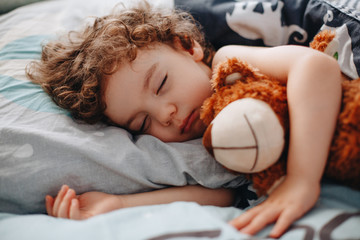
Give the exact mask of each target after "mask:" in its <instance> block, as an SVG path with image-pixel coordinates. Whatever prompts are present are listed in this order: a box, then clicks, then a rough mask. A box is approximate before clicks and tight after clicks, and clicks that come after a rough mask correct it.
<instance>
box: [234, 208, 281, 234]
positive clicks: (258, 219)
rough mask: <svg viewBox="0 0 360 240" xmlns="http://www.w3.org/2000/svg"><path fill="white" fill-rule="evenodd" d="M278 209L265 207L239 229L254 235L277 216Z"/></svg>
mask: <svg viewBox="0 0 360 240" xmlns="http://www.w3.org/2000/svg"><path fill="white" fill-rule="evenodd" d="M279 214H280V213H279V212H278V211H273V210H272V209H265V210H263V211H261V212H260V213H259V214H258V215H256V216H255V217H254V218H253V219H252V220H251V222H250V223H249V224H248V225H247V226H246V227H244V228H242V229H241V230H240V231H241V232H242V233H245V234H250V235H254V234H256V233H257V232H259V231H260V230H261V229H263V228H264V227H266V226H267V225H268V224H270V223H273V222H274V221H276V219H277V218H278V217H279Z"/></svg>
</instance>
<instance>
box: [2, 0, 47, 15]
mask: <svg viewBox="0 0 360 240" xmlns="http://www.w3.org/2000/svg"><path fill="white" fill-rule="evenodd" d="M40 1H44V0H1V6H0V14H3V13H7V12H9V11H11V10H13V9H15V8H18V7H21V6H24V5H26V4H30V3H34V2H40Z"/></svg>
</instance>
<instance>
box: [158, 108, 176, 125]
mask: <svg viewBox="0 0 360 240" xmlns="http://www.w3.org/2000/svg"><path fill="white" fill-rule="evenodd" d="M176 112H177V107H176V106H175V105H174V104H166V105H164V106H161V107H160V106H159V116H158V119H159V122H160V123H161V124H162V125H164V126H169V125H170V124H171V123H172V120H173V118H174V116H175V114H176Z"/></svg>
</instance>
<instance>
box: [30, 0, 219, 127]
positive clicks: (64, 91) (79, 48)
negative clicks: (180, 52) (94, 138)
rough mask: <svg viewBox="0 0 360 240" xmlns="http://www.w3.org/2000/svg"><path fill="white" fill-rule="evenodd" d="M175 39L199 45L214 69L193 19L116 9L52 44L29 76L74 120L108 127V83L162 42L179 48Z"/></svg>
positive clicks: (150, 10) (144, 9) (210, 52)
mask: <svg viewBox="0 0 360 240" xmlns="http://www.w3.org/2000/svg"><path fill="white" fill-rule="evenodd" d="M175 38H177V39H179V40H180V42H181V44H182V46H183V48H184V49H186V50H191V49H192V47H193V44H194V40H195V41H197V42H199V44H200V45H201V46H202V48H203V50H204V59H203V62H205V63H206V64H207V65H210V63H211V60H212V57H213V53H214V51H213V49H212V47H211V46H210V45H209V44H208V43H207V42H206V41H205V38H204V36H203V33H202V32H201V30H200V25H199V24H198V23H197V22H196V21H195V20H194V18H193V17H192V16H191V15H190V14H188V13H186V12H183V11H179V10H170V9H159V8H152V7H151V6H150V5H149V4H148V3H146V2H143V3H141V4H140V5H138V6H136V7H134V8H129V9H123V10H118V9H115V10H114V11H113V13H111V14H110V15H107V16H104V17H101V18H96V19H95V21H94V23H93V24H91V25H88V26H86V27H85V29H84V30H83V31H78V32H74V31H73V32H70V33H69V34H68V35H66V36H65V37H62V38H59V39H57V40H53V41H50V42H48V43H47V44H46V45H44V46H43V49H42V56H41V60H40V61H33V62H31V63H30V64H29V65H28V66H27V68H26V74H27V76H28V77H29V78H30V79H31V80H32V81H33V82H35V83H37V84H40V85H41V86H42V88H43V89H44V90H45V91H46V92H47V93H48V94H49V95H50V96H51V97H52V99H53V100H54V101H55V103H56V104H58V105H59V106H60V107H62V108H64V109H67V110H68V111H70V113H71V114H72V116H73V117H74V118H75V119H78V120H82V121H85V122H86V123H97V122H99V121H105V122H109V121H108V118H107V117H106V116H105V115H104V111H105V109H106V104H105V102H104V98H103V92H104V89H103V88H104V81H105V79H106V77H107V76H109V75H111V74H113V73H114V72H116V70H117V69H118V68H119V66H120V65H121V64H122V63H124V62H131V61H133V60H135V58H136V55H137V51H138V50H139V49H142V48H146V47H148V46H149V45H150V44H152V43H158V42H160V43H164V44H167V45H169V46H171V47H174V40H175Z"/></svg>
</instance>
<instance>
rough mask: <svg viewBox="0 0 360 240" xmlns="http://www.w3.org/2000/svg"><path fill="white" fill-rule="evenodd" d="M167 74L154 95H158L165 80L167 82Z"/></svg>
mask: <svg viewBox="0 0 360 240" xmlns="http://www.w3.org/2000/svg"><path fill="white" fill-rule="evenodd" d="M167 77H168V76H167V74H166V75H165V77H164V79H163V81H162V82H161V84H160V86H159V88H158V90H157V91H156V95H158V94H159V92H160V90H161V89H162V87H163V86H164V85H165V83H166V80H167Z"/></svg>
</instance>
